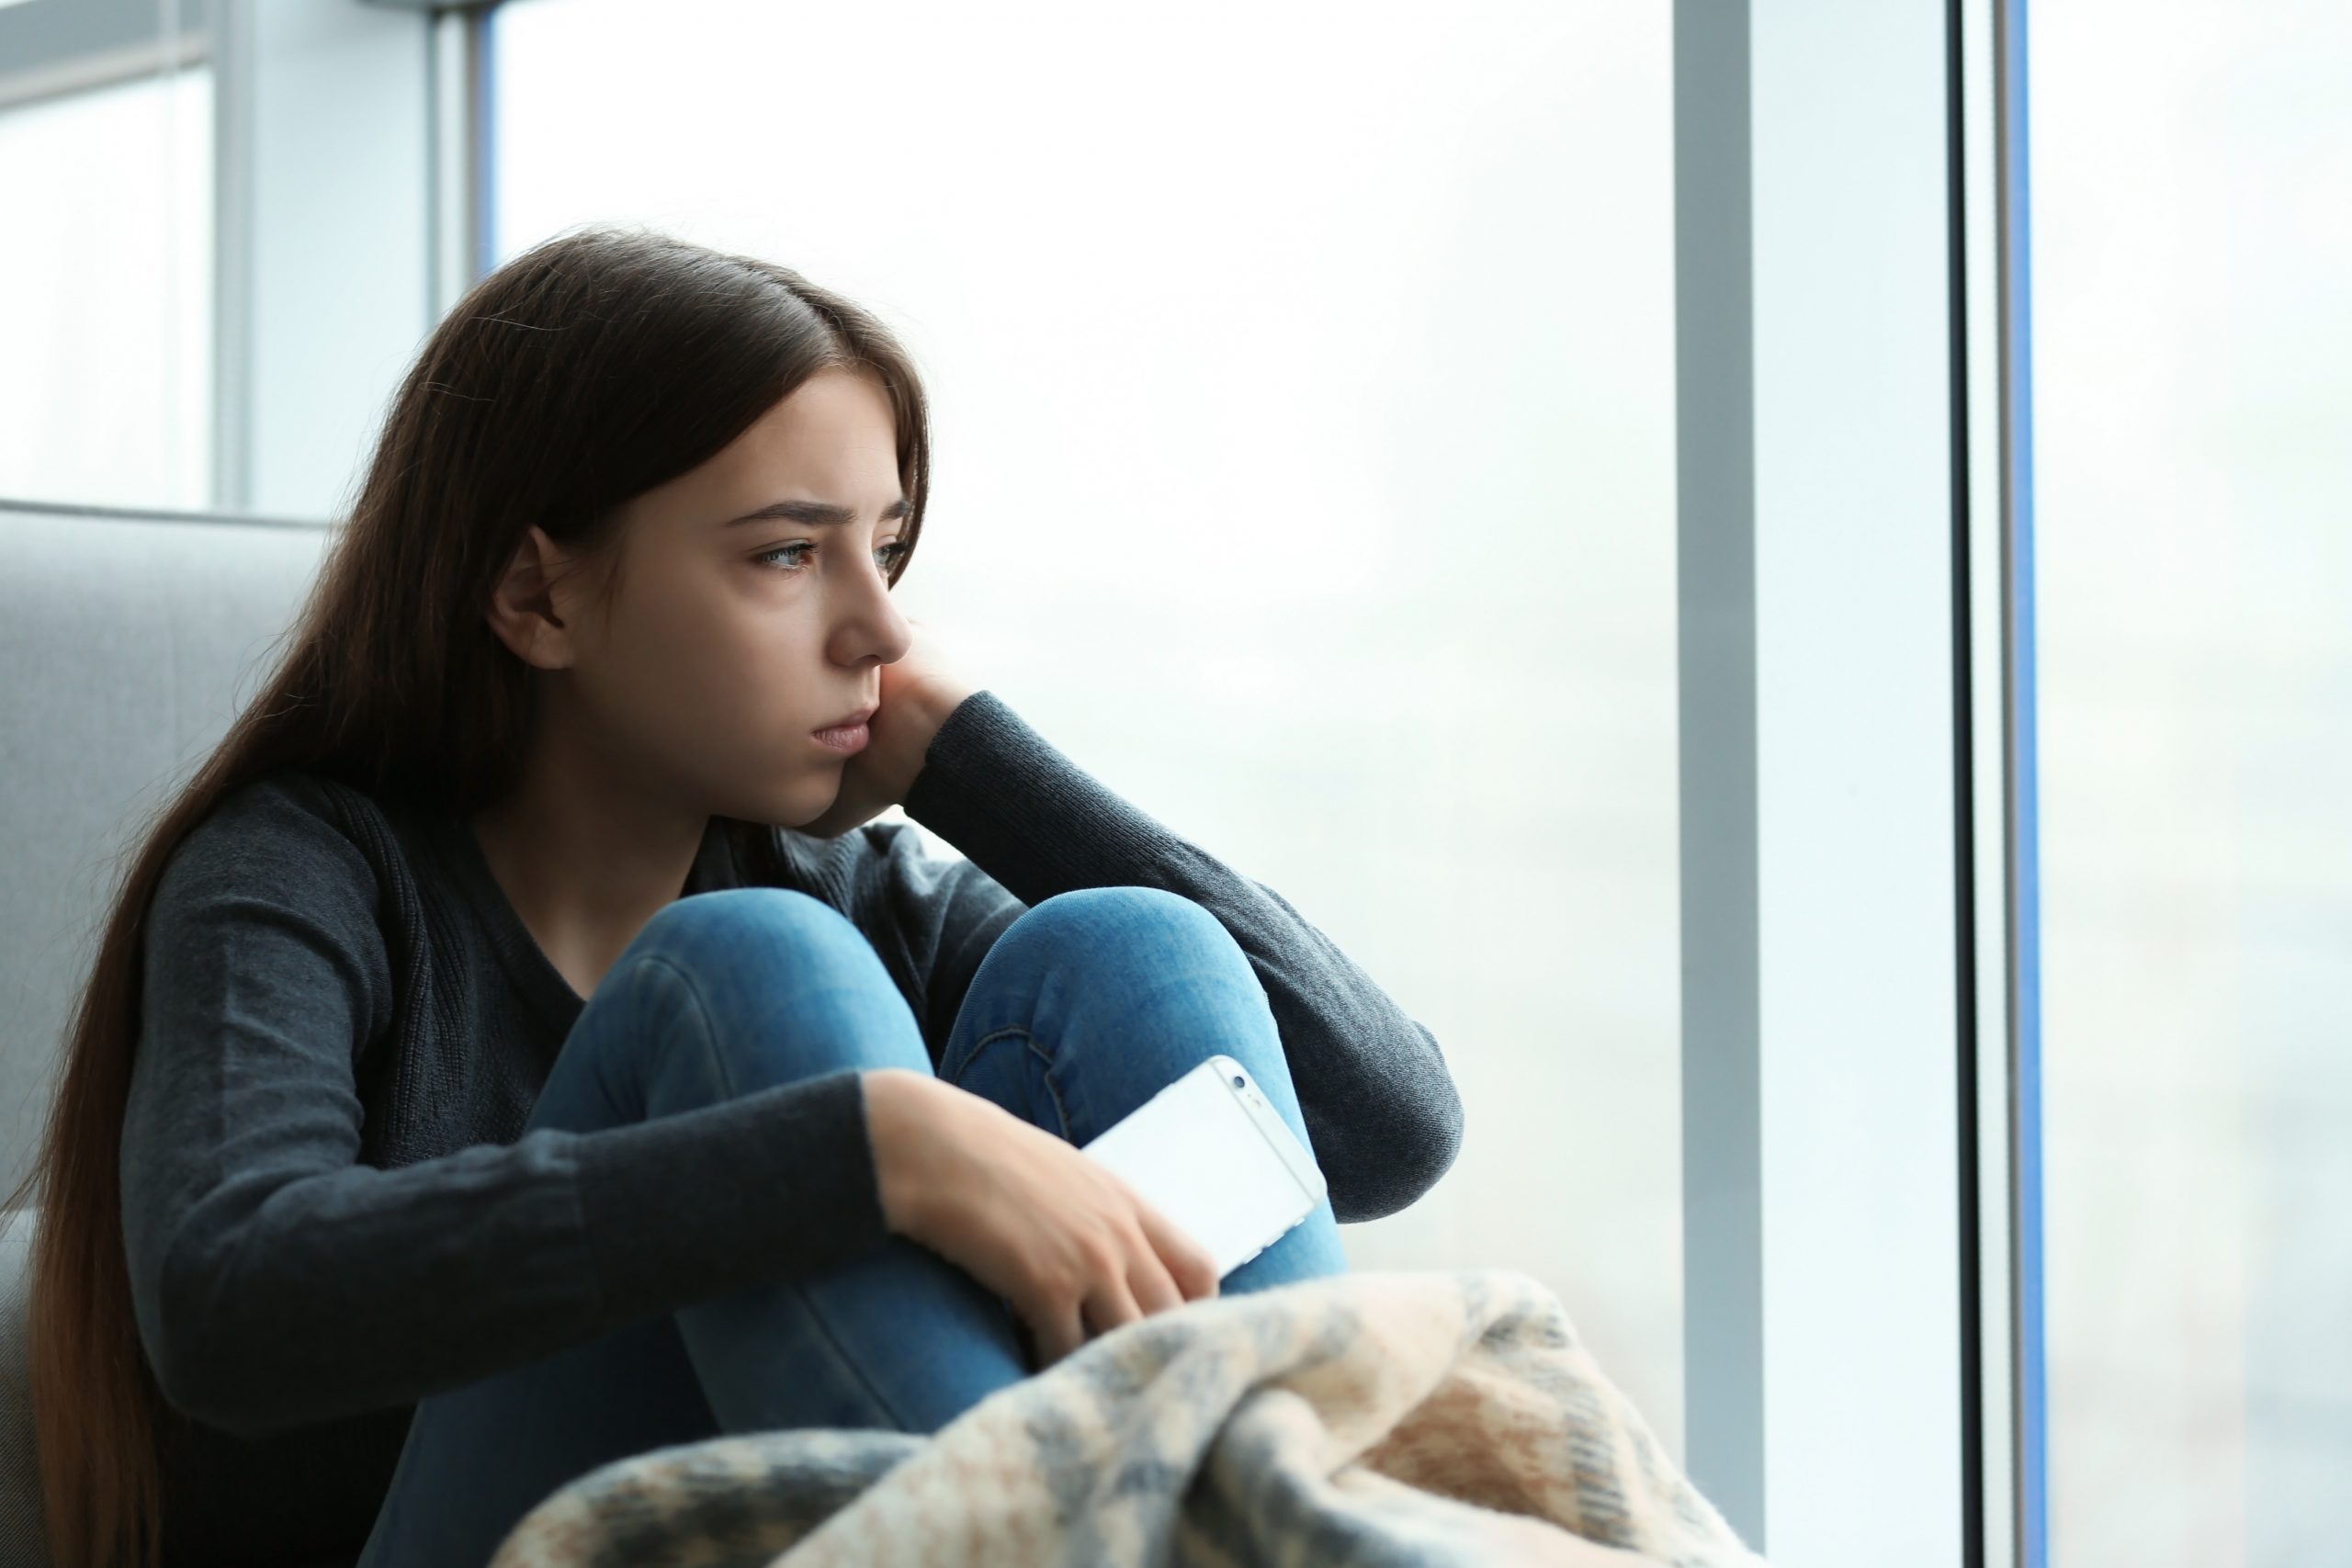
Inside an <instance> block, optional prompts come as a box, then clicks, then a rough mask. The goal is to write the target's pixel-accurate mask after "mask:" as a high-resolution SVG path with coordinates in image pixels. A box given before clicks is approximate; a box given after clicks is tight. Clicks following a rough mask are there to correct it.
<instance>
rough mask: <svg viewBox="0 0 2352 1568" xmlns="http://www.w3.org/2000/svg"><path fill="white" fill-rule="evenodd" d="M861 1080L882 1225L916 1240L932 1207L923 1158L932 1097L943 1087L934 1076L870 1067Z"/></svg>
mask: <svg viewBox="0 0 2352 1568" xmlns="http://www.w3.org/2000/svg"><path fill="white" fill-rule="evenodd" d="M858 1076H859V1078H860V1079H861V1083H862V1087H863V1089H864V1091H865V1135H866V1141H867V1143H868V1144H870V1145H872V1147H873V1150H874V1175H875V1180H876V1184H877V1185H878V1187H879V1189H880V1192H881V1200H882V1219H883V1223H884V1224H887V1225H888V1227H889V1228H890V1230H891V1231H893V1232H894V1233H896V1234H898V1235H914V1234H916V1233H917V1232H918V1231H919V1230H921V1228H922V1215H923V1213H924V1212H925V1208H926V1205H927V1202H928V1191H929V1184H928V1182H927V1181H926V1180H925V1178H924V1162H923V1160H922V1154H923V1151H924V1150H925V1149H926V1148H928V1147H929V1146H930V1145H931V1143H932V1141H933V1134H932V1133H931V1131H930V1129H931V1126H932V1117H933V1111H934V1110H935V1105H934V1100H933V1097H934V1096H935V1095H936V1094H937V1092H938V1091H939V1089H940V1088H941V1087H942V1086H941V1084H940V1082H939V1080H938V1079H937V1078H934V1077H932V1076H931V1075H930V1074H928V1073H918V1072H915V1071H913V1070H912V1069H910V1068H907V1067H869V1068H867V1069H866V1070H865V1072H863V1073H861V1074H859V1075H858Z"/></svg>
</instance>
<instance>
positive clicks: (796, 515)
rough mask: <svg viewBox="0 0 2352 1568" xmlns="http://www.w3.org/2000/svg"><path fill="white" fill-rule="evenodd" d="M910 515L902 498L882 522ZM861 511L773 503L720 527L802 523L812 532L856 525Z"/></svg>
mask: <svg viewBox="0 0 2352 1568" xmlns="http://www.w3.org/2000/svg"><path fill="white" fill-rule="evenodd" d="M906 514H907V498H906V497H905V496H903V495H902V496H900V497H899V499H898V500H896V501H894V502H891V503H890V504H889V505H888V506H886V507H884V508H883V509H882V516H881V519H880V520H881V521H882V522H885V523H888V522H889V521H890V520H891V519H892V518H894V517H904V516H905V515H906ZM856 520H857V509H856V508H854V507H850V506H836V505H834V504H833V503H832V502H830V501H772V502H768V503H767V504H766V505H765V506H763V507H761V508H760V509H759V510H758V511H757V512H746V513H743V515H742V516H741V517H730V518H729V519H728V520H727V521H726V522H724V523H722V524H720V525H719V526H720V527H722V528H732V527H733V526H735V525H736V524H738V523H800V524H805V525H808V526H809V527H812V528H824V527H830V526H831V525H834V524H836V523H854V522H855V521H856Z"/></svg>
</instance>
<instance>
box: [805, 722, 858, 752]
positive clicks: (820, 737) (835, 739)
mask: <svg viewBox="0 0 2352 1568" xmlns="http://www.w3.org/2000/svg"><path fill="white" fill-rule="evenodd" d="M809 735H810V738H811V739H814V740H815V741H816V742H817V744H818V745H820V746H822V747H825V748H827V749H829V750H834V751H858V750H864V749H865V741H866V735H867V730H866V727H865V725H863V724H850V725H843V726H842V728H838V729H817V730H811V731H810V732H809Z"/></svg>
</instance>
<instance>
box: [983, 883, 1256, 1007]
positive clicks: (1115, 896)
mask: <svg viewBox="0 0 2352 1568" xmlns="http://www.w3.org/2000/svg"><path fill="white" fill-rule="evenodd" d="M1073 944H1074V945H1076V946H1079V947H1080V948H1082V949H1084V951H1085V953H1086V954H1087V958H1088V961H1089V963H1090V964H1093V965H1095V966H1096V968H1097V970H1098V972H1104V971H1106V970H1107V973H1109V974H1110V975H1111V976H1113V977H1114V980H1115V977H1116V976H1119V975H1121V974H1123V973H1127V972H1133V973H1134V974H1136V976H1140V977H1149V976H1156V975H1159V974H1162V973H1165V972H1166V971H1167V970H1169V969H1170V968H1171V967H1178V966H1183V965H1190V964H1232V965H1236V966H1238V968H1239V969H1240V970H1241V971H1242V972H1243V973H1244V974H1247V975H1249V976H1250V978H1251V981H1252V983H1253V984H1254V983H1255V982H1256V971H1254V970H1252V969H1251V968H1250V958H1249V955H1248V954H1247V953H1243V952H1242V951H1241V944H1240V943H1239V942H1236V941H1234V939H1233V933H1232V932H1231V931H1227V930H1226V929H1225V925H1224V922H1222V921H1220V920H1219V919H1217V918H1216V916H1215V915H1212V914H1210V913H1209V912H1208V911H1207V910H1206V909H1204V908H1202V907H1201V906H1200V905H1198V904H1196V903H1194V902H1193V900H1192V899H1190V898H1187V897H1184V896H1183V895H1182V894H1181V893H1173V892H1170V891H1169V890H1168V889H1167V888H1165V887H1145V886H1114V887H1077V888H1072V889H1071V890H1070V891H1069V892H1067V893H1057V894H1055V895H1054V896H1053V897H1050V898H1046V899H1045V900H1043V901H1041V902H1039V903H1037V904H1035V905H1032V906H1031V907H1030V908H1029V909H1028V910H1027V911H1026V912H1025V913H1023V915H1022V916H1021V918H1020V919H1017V920H1015V921H1013V922H1012V925H1010V926H1007V927H1006V928H1005V930H1004V934H1003V935H1001V936H1000V937H999V938H998V939H997V942H996V946H995V947H993V948H990V949H989V961H990V962H992V963H994V962H1002V961H1006V960H1012V959H1018V958H1022V957H1031V958H1034V959H1035V961H1037V962H1040V963H1047V964H1050V963H1052V962H1054V958H1053V956H1052V955H1053V954H1054V953H1057V951H1060V950H1062V949H1065V948H1066V947H1068V946H1070V945H1073ZM1005 950H1009V952H1006V960H1000V959H999V953H1000V952H1005Z"/></svg>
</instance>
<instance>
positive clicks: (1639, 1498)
mask: <svg viewBox="0 0 2352 1568" xmlns="http://www.w3.org/2000/svg"><path fill="white" fill-rule="evenodd" d="M1498 1562H1508V1563H1527V1564H1531V1565H1556V1568H1627V1565H1630V1564H1634V1563H1639V1562H1667V1563H1674V1564H1679V1565H1682V1568H1761V1565H1762V1559H1761V1558H1759V1557H1757V1556H1756V1555H1755V1554H1753V1553H1751V1552H1750V1551H1747V1548H1746V1547H1744V1546H1743V1545H1742V1544H1741V1542H1740V1541H1739V1540H1738V1538H1737V1537H1736V1535H1735V1534H1734V1533H1733V1532H1732V1530H1731V1529H1730V1528H1729V1527H1728V1526H1727V1525H1726V1524H1725V1523H1724V1519H1723V1517H1722V1516H1721V1515H1719V1514H1718V1513H1717V1512H1716V1511H1715V1509H1714V1507H1713V1506H1712V1505H1710V1504H1709V1503H1708V1502H1707V1500H1706V1499H1705V1498H1704V1497H1702V1496H1701V1495H1699V1493H1698V1491H1697V1490H1696V1489H1695V1488H1693V1487H1692V1485H1691V1483H1690V1481H1689V1480H1688V1479H1687V1478H1686V1477H1684V1476H1683V1474H1682V1473H1681V1472H1680V1471H1679V1469H1678V1468H1677V1467H1676V1466H1675V1465H1674V1463H1673V1462H1672V1461H1670V1460H1669V1459H1668V1456H1667V1454H1666V1452H1665V1450H1663V1449H1662V1448H1661V1447H1660V1446H1659V1444H1658V1442H1657V1438H1655V1437H1654V1436H1653V1435H1652V1434H1651V1432H1650V1430H1649V1428H1648V1427H1647V1426H1646V1425H1645V1423H1644V1422H1643V1420H1642V1418H1641V1416H1640V1415H1639V1414H1638V1413H1637V1412H1636V1411H1635V1410H1634V1407H1633V1405H1632V1404H1629V1403H1628V1402H1627V1401H1626V1399H1625V1397H1624V1395H1623V1394H1622V1393H1619V1392H1618V1391H1617V1388H1616V1387H1615V1385H1614V1384H1612V1383H1611V1382H1610V1381H1609V1380H1608V1378H1607V1377H1606V1376H1604V1375H1603V1374H1602V1372H1601V1371H1600V1368H1599V1367H1598V1366H1597V1365H1595V1364H1594V1362H1593V1360H1592V1358H1591V1357H1590V1356H1589V1355H1588V1354H1587V1353H1586V1351H1585V1349H1584V1348H1583V1347H1582V1345H1580V1344H1579V1343H1578V1342H1577V1336H1576V1333H1575V1330H1574V1329H1572V1328H1571V1327H1570V1326H1569V1324H1568V1321H1567V1316H1566V1312H1565V1311H1564V1310H1563V1309H1562V1307H1561V1305H1560V1303H1559V1300H1558V1298H1557V1297H1555V1296H1554V1295H1553V1294H1552V1293H1551V1292H1549V1291H1547V1290H1545V1289H1544V1287H1543V1286H1542V1285H1540V1284H1538V1283H1537V1282H1536V1281H1535V1280H1533V1279H1532V1278H1530V1277H1529V1276H1527V1275H1525V1274H1522V1273H1520V1272H1518V1271H1516V1270H1512V1269H1465V1270H1434V1269H1432V1270H1388V1271H1378V1270H1367V1271H1363V1272H1355V1273H1348V1274H1340V1275H1333V1276H1330V1277H1328V1278H1325V1279H1319V1280H1302V1281H1299V1282H1297V1283H1295V1284H1290V1285H1284V1286H1281V1287H1278V1288H1276V1289H1273V1290H1268V1291H1258V1292H1247V1293H1244V1294H1240V1295H1233V1296H1216V1297H1212V1298H1210V1299H1208V1300H1205V1301H1195V1302H1188V1303H1185V1304H1184V1305H1183V1306H1182V1307H1179V1308H1176V1309H1174V1310H1172V1311H1169V1312H1162V1313H1157V1314H1151V1315H1149V1316H1147V1317H1145V1318H1142V1319H1140V1320H1139V1321H1137V1322H1135V1323H1130V1324H1126V1325H1123V1326H1121V1327H1119V1328H1117V1329H1114V1330H1113V1331H1112V1332H1110V1333H1108V1334H1104V1335H1102V1336H1099V1337H1096V1338H1094V1339H1092V1340H1090V1341H1089V1342H1088V1343H1087V1344H1085V1345H1084V1346H1082V1347H1080V1348H1079V1349H1078V1350H1076V1351H1074V1352H1072V1353H1071V1354H1069V1356H1066V1357H1065V1358H1063V1359H1061V1360H1060V1361H1059V1362H1057V1363H1056V1364H1055V1365H1053V1366H1051V1367H1048V1368H1046V1370H1045V1371H1042V1372H1039V1373H1037V1374H1035V1376H1032V1377H1030V1378H1027V1379H1025V1380H1023V1382H1019V1383H1015V1384H1013V1385H1012V1387H1009V1388H1005V1389H1001V1390H1000V1391H998V1392H997V1393H994V1394H991V1395H990V1396H989V1398H987V1399H985V1400H983V1401H981V1402H980V1403H979V1404H976V1405H974V1406H973V1407H972V1408H971V1409H969V1410H967V1411H966V1412H965V1413H964V1414H963V1415H962V1416H959V1417H958V1418H957V1419H956V1421H954V1422H953V1423H951V1424H950V1425H948V1426H947V1427H944V1428H943V1429H941V1430H940V1431H939V1432H937V1433H935V1434H931V1435H918V1434H911V1433H906V1432H899V1431H888V1430H861V1429H850V1428H841V1429H823V1430H800V1431H775V1432H760V1433H745V1434H739V1435H734V1436H729V1437H721V1438H710V1439H707V1440H706V1441H702V1442H695V1443H685V1444H680V1445H678V1446H676V1447H673V1448H664V1449H656V1450H650V1451H649V1452H646V1453H642V1454H639V1455H636V1456H634V1457H632V1458H629V1459H625V1460H620V1461H616V1462H614V1463H612V1464H608V1465H605V1467H603V1468H602V1469H600V1470H596V1471H593V1472H589V1473H588V1474H586V1475H584V1476H582V1477H580V1478H579V1479H577V1480H575V1481H572V1482H571V1483H568V1484H567V1485H565V1486H563V1487H561V1488H559V1489H558V1490H557V1491H556V1492H555V1493H554V1494H553V1495H550V1496H548V1498H547V1499H546V1500H545V1501H544V1502H542V1503H541V1504H540V1505H539V1506H537V1508H535V1509H533V1510H532V1511H531V1513H530V1514H529V1515H527V1516H526V1517H524V1518H523V1520H522V1521H521V1522H520V1523H518V1524H517V1525H516V1526H515V1529H514V1531H513V1532H512V1533H511V1534H509V1535H508V1537H507V1538H506V1540H505V1542H504V1543H503V1546H502V1547H501V1548H500V1550H499V1552H498V1554H497V1556H496V1558H495V1559H494V1561H493V1562H492V1568H592V1565H594V1568H604V1565H605V1564H618V1563H628V1564H631V1565H633V1568H687V1565H689V1564H691V1565H693V1568H738V1565H740V1568H752V1565H754V1564H774V1565H775V1568H866V1565H869V1564H884V1563H890V1564H895V1563H939V1564H946V1563H956V1564H972V1565H975V1568H983V1565H985V1568H1044V1565H1046V1564H1068V1565H1069V1568H1129V1565H1134V1568H1143V1565H1145V1564H1182V1565H1192V1564H1199V1565H1201V1568H1242V1565H1245V1564H1250V1565H1254V1564H1260V1563H1300V1564H1310V1563H1311V1564H1316V1565H1317V1568H1320V1565H1324V1564H1334V1565H1340V1564H1344V1565H1358V1564H1361V1565H1363V1568H1390V1565H1393V1564H1408V1563H1410V1564H1416V1565H1419V1564H1454V1563H1479V1564H1486V1563H1498Z"/></svg>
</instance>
